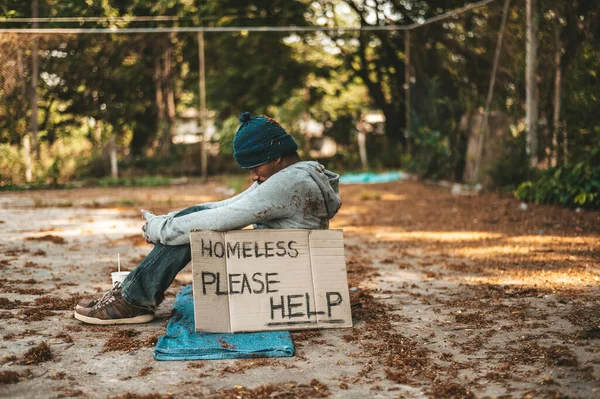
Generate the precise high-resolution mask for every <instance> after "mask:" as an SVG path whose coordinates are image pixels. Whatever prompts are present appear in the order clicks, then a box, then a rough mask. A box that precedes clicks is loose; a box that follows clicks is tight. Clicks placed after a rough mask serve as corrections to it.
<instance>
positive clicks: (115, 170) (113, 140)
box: [108, 132, 119, 179]
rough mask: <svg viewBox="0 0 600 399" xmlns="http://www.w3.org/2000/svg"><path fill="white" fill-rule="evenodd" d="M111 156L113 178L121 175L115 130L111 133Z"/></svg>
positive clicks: (109, 144)
mask: <svg viewBox="0 0 600 399" xmlns="http://www.w3.org/2000/svg"><path fill="white" fill-rule="evenodd" d="M108 146H109V156H110V175H111V177H112V178H113V179H116V178H118V177H119V168H118V164H117V138H116V135H115V133H114V132H112V133H111V134H110V141H109V143H108Z"/></svg>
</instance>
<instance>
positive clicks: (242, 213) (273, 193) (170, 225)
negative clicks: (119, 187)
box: [144, 174, 298, 245]
mask: <svg viewBox="0 0 600 399" xmlns="http://www.w3.org/2000/svg"><path fill="white" fill-rule="evenodd" d="M278 175H279V176H278ZM285 179H286V176H285V175H283V174H281V175H280V174H275V175H273V176H272V177H271V178H269V179H268V180H267V181H266V182H264V183H262V184H260V185H258V184H257V185H256V187H254V186H252V187H254V188H253V189H252V190H250V189H248V190H246V191H245V192H244V193H242V194H244V195H242V194H240V195H238V196H237V197H239V198H237V197H234V198H232V199H231V200H233V199H235V201H230V200H226V202H225V203H222V204H221V205H220V206H218V207H215V208H212V209H206V210H203V211H200V212H195V213H191V214H189V215H185V216H179V217H169V216H166V215H165V216H155V215H152V214H149V213H145V214H144V217H145V218H146V226H145V237H146V238H147V239H148V240H149V241H151V242H153V243H160V244H164V245H183V244H188V243H189V242H190V238H189V233H190V231H191V230H216V231H227V230H236V229H241V228H244V227H246V226H248V225H251V224H256V223H261V222H264V221H267V220H271V219H278V218H285V217H289V216H290V215H292V214H293V213H294V212H296V209H297V207H298V202H297V201H296V200H295V196H294V194H293V192H291V191H292V190H286V189H285V188H286V187H287V186H289V182H286V181H285ZM252 187H251V188H252ZM236 198H237V199H236ZM227 201H230V202H227Z"/></svg>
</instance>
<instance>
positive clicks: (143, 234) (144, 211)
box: [140, 209, 154, 244]
mask: <svg viewBox="0 0 600 399" xmlns="http://www.w3.org/2000/svg"><path fill="white" fill-rule="evenodd" d="M140 212H141V213H142V219H146V218H145V217H144V214H145V213H146V212H149V213H150V214H152V215H154V214H153V213H152V212H150V211H149V210H147V209H140ZM146 225H147V223H144V225H143V226H142V236H143V237H144V240H146V242H147V243H148V244H153V242H152V241H150V239H149V238H148V236H147V235H146Z"/></svg>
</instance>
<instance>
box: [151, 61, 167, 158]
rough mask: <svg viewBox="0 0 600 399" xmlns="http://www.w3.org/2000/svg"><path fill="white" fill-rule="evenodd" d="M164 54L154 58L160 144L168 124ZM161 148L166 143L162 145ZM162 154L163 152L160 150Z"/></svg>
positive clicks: (157, 125)
mask: <svg viewBox="0 0 600 399" xmlns="http://www.w3.org/2000/svg"><path fill="white" fill-rule="evenodd" d="M161 57H162V53H161V52H157V54H156V55H155V56H154V76H153V79H154V89H155V94H156V101H155V103H156V129H157V137H158V140H159V143H160V142H161V141H162V138H163V134H162V133H163V131H164V126H165V124H166V121H165V100H164V95H163V85H162V62H161ZM160 145H161V146H162V145H164V143H161V144H160ZM160 151H161V153H162V152H163V150H162V149H161V150H160Z"/></svg>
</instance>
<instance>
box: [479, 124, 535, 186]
mask: <svg viewBox="0 0 600 399" xmlns="http://www.w3.org/2000/svg"><path fill="white" fill-rule="evenodd" d="M525 140H526V135H525V133H523V132H521V133H519V134H517V136H513V135H510V136H508V137H507V138H506V139H505V140H504V141H503V142H502V148H501V155H500V156H499V157H498V161H497V162H496V164H495V165H494V167H493V168H492V169H491V170H489V171H487V172H488V174H489V175H490V177H491V178H492V181H493V182H494V186H496V187H498V188H500V189H502V190H514V189H515V188H516V187H517V186H518V185H519V184H520V183H522V182H524V181H525V180H527V178H528V177H530V170H529V158H528V157H527V151H526V147H525V144H526V142H525Z"/></svg>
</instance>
